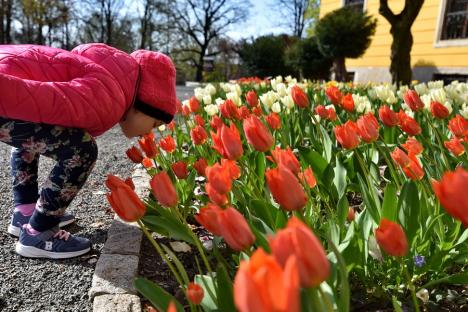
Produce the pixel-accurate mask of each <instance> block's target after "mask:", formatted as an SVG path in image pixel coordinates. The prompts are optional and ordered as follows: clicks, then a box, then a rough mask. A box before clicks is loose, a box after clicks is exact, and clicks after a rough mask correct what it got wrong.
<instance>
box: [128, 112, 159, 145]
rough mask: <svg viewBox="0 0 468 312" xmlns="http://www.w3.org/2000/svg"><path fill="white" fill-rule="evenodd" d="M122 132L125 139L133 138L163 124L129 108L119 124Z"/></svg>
mask: <svg viewBox="0 0 468 312" xmlns="http://www.w3.org/2000/svg"><path fill="white" fill-rule="evenodd" d="M119 124H120V127H121V129H122V132H123V133H124V135H125V136H126V137H127V138H133V137H137V136H140V135H145V134H147V133H149V132H150V131H151V130H153V128H156V127H159V126H160V125H162V124H163V122H162V121H161V120H158V119H156V118H153V117H150V116H148V115H146V114H143V113H142V112H140V111H138V110H136V109H135V108H133V107H132V108H131V109H130V110H129V111H128V112H127V115H126V116H125V118H124V119H123V120H122V121H121V122H119Z"/></svg>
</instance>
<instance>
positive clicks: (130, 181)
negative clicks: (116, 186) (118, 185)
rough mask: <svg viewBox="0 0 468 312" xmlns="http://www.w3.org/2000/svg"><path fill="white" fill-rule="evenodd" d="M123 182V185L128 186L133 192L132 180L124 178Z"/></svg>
mask: <svg viewBox="0 0 468 312" xmlns="http://www.w3.org/2000/svg"><path fill="white" fill-rule="evenodd" d="M124 182H125V184H127V185H128V186H130V188H131V189H132V190H135V184H133V180H132V178H130V177H128V178H126V179H125V181H124Z"/></svg>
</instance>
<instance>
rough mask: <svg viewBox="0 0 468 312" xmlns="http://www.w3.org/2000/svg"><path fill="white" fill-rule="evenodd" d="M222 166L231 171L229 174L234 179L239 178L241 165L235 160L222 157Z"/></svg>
mask: <svg viewBox="0 0 468 312" xmlns="http://www.w3.org/2000/svg"><path fill="white" fill-rule="evenodd" d="M221 167H223V168H225V169H226V170H227V171H228V172H229V176H230V177H231V179H233V180H237V179H239V177H240V175H241V172H240V168H239V166H237V164H236V161H235V160H230V159H225V158H224V159H221Z"/></svg>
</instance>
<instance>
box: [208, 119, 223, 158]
mask: <svg viewBox="0 0 468 312" xmlns="http://www.w3.org/2000/svg"><path fill="white" fill-rule="evenodd" d="M223 127H224V126H223ZM210 134H211V141H213V146H212V147H213V149H215V150H216V151H217V152H218V153H219V154H220V155H221V156H223V157H224V158H226V157H227V154H226V152H225V151H224V145H223V141H222V140H221V129H219V130H218V131H217V132H216V133H215V132H213V131H210Z"/></svg>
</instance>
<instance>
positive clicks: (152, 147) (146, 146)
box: [138, 135, 158, 158]
mask: <svg viewBox="0 0 468 312" xmlns="http://www.w3.org/2000/svg"><path fill="white" fill-rule="evenodd" d="M138 144H140V147H141V149H142V150H143V151H144V152H145V154H146V157H148V158H154V157H156V155H158V145H157V144H156V142H155V141H154V138H153V136H148V135H145V136H143V137H142V138H141V139H139V140H138Z"/></svg>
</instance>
